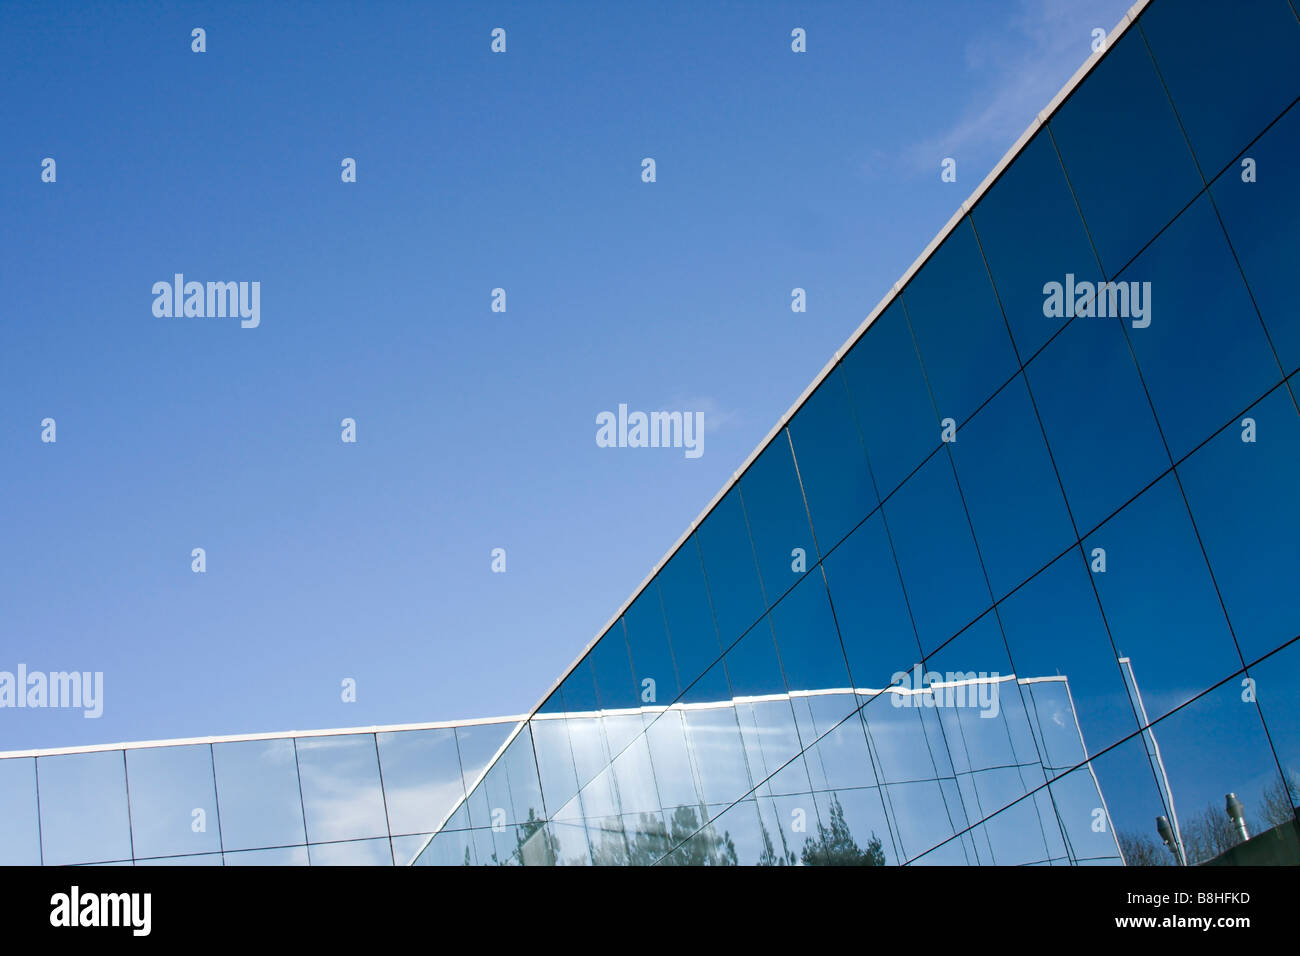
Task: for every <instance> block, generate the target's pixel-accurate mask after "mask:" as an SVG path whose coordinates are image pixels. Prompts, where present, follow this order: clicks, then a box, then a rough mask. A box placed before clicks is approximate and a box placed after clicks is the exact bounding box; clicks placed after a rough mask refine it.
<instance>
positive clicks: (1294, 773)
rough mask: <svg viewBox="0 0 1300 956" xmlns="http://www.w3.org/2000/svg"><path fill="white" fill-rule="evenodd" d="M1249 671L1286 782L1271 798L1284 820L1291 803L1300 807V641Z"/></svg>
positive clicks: (1276, 813) (1277, 814) (1277, 815)
mask: <svg viewBox="0 0 1300 956" xmlns="http://www.w3.org/2000/svg"><path fill="white" fill-rule="evenodd" d="M1248 674H1249V676H1250V678H1251V680H1253V681H1254V684H1255V694H1256V699H1257V700H1258V701H1259V710H1260V713H1261V714H1262V715H1263V718H1264V724H1265V725H1266V726H1267V727H1268V735H1269V739H1270V740H1272V742H1273V750H1274V752H1275V753H1276V754H1277V760H1278V764H1279V765H1280V766H1281V768H1282V777H1283V779H1285V781H1286V787H1285V790H1284V792H1281V793H1278V794H1277V798H1275V799H1274V800H1273V801H1271V803H1272V807H1271V809H1272V811H1273V818H1274V819H1275V820H1277V821H1279V822H1281V821H1282V820H1284V819H1285V815H1286V809H1287V804H1288V803H1290V805H1291V807H1292V808H1293V812H1295V808H1300V701H1297V700H1296V693H1295V689H1296V688H1297V687H1300V641H1297V642H1296V643H1294V644H1290V645H1288V646H1286V647H1285V648H1283V649H1282V650H1280V651H1277V652H1276V653H1274V654H1272V655H1271V656H1270V657H1268V658H1266V659H1265V660H1263V661H1261V662H1260V663H1258V664H1255V665H1254V666H1252V667H1251V668H1250V669H1249V671H1248ZM1297 816H1300V814H1297Z"/></svg>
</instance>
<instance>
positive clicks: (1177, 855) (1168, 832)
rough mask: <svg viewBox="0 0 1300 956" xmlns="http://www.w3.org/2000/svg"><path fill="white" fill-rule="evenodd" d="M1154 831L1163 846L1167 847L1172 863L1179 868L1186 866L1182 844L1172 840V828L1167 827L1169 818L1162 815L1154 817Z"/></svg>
mask: <svg viewBox="0 0 1300 956" xmlns="http://www.w3.org/2000/svg"><path fill="white" fill-rule="evenodd" d="M1156 831H1157V832H1158V833H1159V834H1160V839H1162V840H1164V841H1165V846H1167V847H1169V852H1170V853H1172V854H1173V855H1174V861H1175V862H1176V863H1177V864H1178V865H1179V866H1186V865H1187V858H1186V857H1185V856H1183V847H1182V844H1181V843H1180V842H1179V841H1178V840H1176V839H1175V838H1174V828H1173V827H1171V826H1170V825H1169V818H1168V817H1167V816H1165V815H1164V814H1163V813H1162V814H1160V816H1158V817H1156Z"/></svg>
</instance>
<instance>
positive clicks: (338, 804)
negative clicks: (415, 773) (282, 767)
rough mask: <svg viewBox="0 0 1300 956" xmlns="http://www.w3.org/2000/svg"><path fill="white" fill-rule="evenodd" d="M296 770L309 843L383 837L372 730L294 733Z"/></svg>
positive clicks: (385, 828) (385, 830) (385, 827)
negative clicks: (331, 734) (337, 733)
mask: <svg viewBox="0 0 1300 956" xmlns="http://www.w3.org/2000/svg"><path fill="white" fill-rule="evenodd" d="M298 772H299V774H300V775H301V777H302V802H303V807H304V808H305V810H306V813H307V835H308V836H309V837H310V839H311V840H312V841H313V842H317V843H323V842H326V841H334V840H355V839H363V838H366V837H378V836H383V837H384V838H385V843H387V837H388V822H387V820H386V818H385V817H384V793H383V789H382V788H381V787H380V785H379V754H378V752H377V751H376V750H375V736H374V734H347V735H343V736H338V737H299V738H298Z"/></svg>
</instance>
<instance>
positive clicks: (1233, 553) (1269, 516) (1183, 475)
mask: <svg viewBox="0 0 1300 956" xmlns="http://www.w3.org/2000/svg"><path fill="white" fill-rule="evenodd" d="M1245 417H1246V418H1249V419H1250V420H1251V421H1252V422H1253V423H1254V430H1253V434H1250V432H1249V431H1248V429H1247V428H1244V427H1242V425H1241V424H1240V423H1237V424H1234V425H1230V426H1228V428H1226V429H1225V430H1224V431H1222V432H1220V433H1219V434H1218V435H1216V436H1215V437H1214V438H1212V439H1211V440H1210V442H1209V443H1208V444H1206V445H1205V446H1203V447H1202V448H1201V449H1200V450H1199V451H1197V452H1196V454H1195V455H1193V456H1192V457H1191V458H1190V459H1188V460H1187V461H1186V462H1184V463H1183V464H1182V465H1180V466H1179V468H1178V475H1179V478H1180V479H1181V480H1182V484H1183V491H1184V492H1185V494H1186V495H1187V501H1188V503H1189V505H1190V506H1191V509H1192V515H1193V517H1194V519H1195V521H1196V527H1197V531H1198V532H1199V534H1200V539H1201V543H1202V544H1203V545H1204V546H1205V551H1206V553H1207V554H1208V555H1209V558H1210V567H1211V568H1212V569H1213V571H1214V578H1215V583H1216V584H1217V585H1218V587H1219V593H1220V594H1222V596H1223V602H1224V604H1225V605H1226V606H1227V608H1228V620H1229V621H1231V622H1232V626H1233V630H1234V631H1235V633H1236V636H1237V643H1238V644H1239V645H1240V646H1241V650H1242V653H1243V654H1244V655H1245V657H1246V660H1253V659H1255V658H1257V657H1259V656H1261V655H1263V654H1266V653H1268V652H1269V651H1271V650H1273V649H1274V648H1275V647H1277V646H1278V645H1280V644H1282V643H1284V642H1286V641H1288V640H1290V639H1291V638H1293V637H1295V636H1296V634H1300V587H1297V586H1296V582H1297V581H1300V544H1297V542H1300V499H1298V498H1297V496H1296V493H1295V491H1296V477H1297V476H1298V475H1300V417H1297V415H1296V407H1295V405H1294V404H1293V403H1292V399H1291V395H1290V393H1289V392H1288V391H1287V390H1286V389H1285V388H1277V389H1275V390H1274V391H1273V392H1272V393H1271V394H1270V395H1269V396H1268V397H1267V398H1265V399H1264V400H1263V401H1262V402H1260V403H1259V404H1258V405H1256V406H1254V407H1253V408H1251V409H1250V410H1249V411H1248V412H1247V413H1246V416H1245ZM1243 421H1244V419H1243ZM1243 436H1245V437H1250V438H1253V439H1254V440H1253V441H1243Z"/></svg>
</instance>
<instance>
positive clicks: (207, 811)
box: [126, 744, 221, 858]
mask: <svg viewBox="0 0 1300 956" xmlns="http://www.w3.org/2000/svg"><path fill="white" fill-rule="evenodd" d="M126 772H127V779H128V781H130V790H131V837H132V840H133V844H134V848H135V855H136V857H137V858H140V857H150V856H178V855H180V854H185V853H214V852H215V853H220V852H221V839H220V828H219V827H218V826H217V794H216V787H215V784H214V783H213V778H212V748H211V747H210V746H209V745H208V744H194V745H191V746H187V747H141V748H137V749H132V750H128V751H126Z"/></svg>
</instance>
